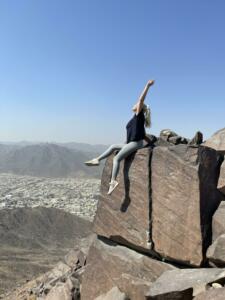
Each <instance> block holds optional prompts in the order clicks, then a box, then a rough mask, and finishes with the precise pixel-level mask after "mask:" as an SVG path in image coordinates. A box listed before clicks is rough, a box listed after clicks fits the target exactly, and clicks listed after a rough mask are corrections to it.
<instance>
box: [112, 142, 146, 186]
mask: <svg viewBox="0 0 225 300" xmlns="http://www.w3.org/2000/svg"><path fill="white" fill-rule="evenodd" d="M143 146H144V140H140V141H138V142H136V141H132V142H129V143H128V144H125V145H124V146H123V148H122V149H121V150H120V151H119V153H118V154H117V155H116V156H114V158H113V169H112V177H111V181H112V180H116V177H117V174H118V171H119V166H120V161H121V160H122V159H124V158H125V157H127V156H128V155H130V154H131V153H132V152H134V151H136V150H137V149H140V148H142V147H143Z"/></svg>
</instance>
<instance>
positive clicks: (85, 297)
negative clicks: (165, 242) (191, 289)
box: [81, 238, 176, 300]
mask: <svg viewBox="0 0 225 300" xmlns="http://www.w3.org/2000/svg"><path fill="white" fill-rule="evenodd" d="M172 269H176V268H175V267H173V266H172V265H169V264H166V263H164V262H161V261H158V260H156V259H152V258H150V257H148V256H147V255H143V254H140V253H138V252H136V251H134V250H131V249H129V248H127V247H124V246H121V245H118V244H116V243H115V242H112V241H109V240H107V239H105V238H101V240H100V239H96V240H95V242H94V243H93V244H92V246H91V248H90V251H89V255H88V257H87V264H86V269H85V273H84V275H83V279H82V288H81V299H82V300H93V299H95V298H97V297H98V296H100V295H102V294H105V293H107V292H108V291H109V290H111V289H112V288H113V287H114V286H117V287H118V288H119V290H120V291H121V292H122V293H125V294H126V295H127V296H128V298H129V299H132V300H133V299H135V300H143V299H144V294H145V293H146V292H147V291H148V289H149V287H150V285H151V284H152V282H154V281H155V280H156V279H157V278H158V277H159V276H160V275H161V274H162V273H163V272H164V271H166V270H172Z"/></svg>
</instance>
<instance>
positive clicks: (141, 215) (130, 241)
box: [94, 147, 152, 251]
mask: <svg viewBox="0 0 225 300" xmlns="http://www.w3.org/2000/svg"><path fill="white" fill-rule="evenodd" d="M151 153H152V149H151V148H149V147H148V148H143V149H140V150H138V151H135V152H134V153H132V154H131V155H130V156H129V157H127V158H126V159H125V160H123V161H122V162H121V164H120V170H119V174H118V177H117V180H118V181H119V185H118V187H117V188H116V189H115V190H114V191H113V193H112V194H111V195H107V192H108V186H109V181H110V177H111V171H112V163H113V157H114V155H115V153H114V154H112V155H111V156H110V157H108V159H107V160H106V163H105V167H104V169H103V173H102V181H101V189H100V198H99V202H98V207H97V214H96V215H95V219H94V231H95V232H96V233H97V234H98V235H101V236H104V237H107V238H109V239H111V240H114V241H116V242H119V243H122V244H124V245H127V246H129V247H132V248H133V249H139V250H141V251H149V250H150V249H151V243H150V242H151V241H150V240H149V237H150V233H149V230H150V225H149V213H150V207H149V205H150V200H149V199H150V186H151V183H150V173H149V172H150V160H151Z"/></svg>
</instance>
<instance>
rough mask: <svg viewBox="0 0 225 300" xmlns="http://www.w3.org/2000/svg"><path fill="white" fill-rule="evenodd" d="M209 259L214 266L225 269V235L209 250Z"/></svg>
mask: <svg viewBox="0 0 225 300" xmlns="http://www.w3.org/2000/svg"><path fill="white" fill-rule="evenodd" d="M206 254H207V258H208V259H209V260H210V262H212V263H213V265H215V266H218V267H225V234H222V235H220V236H219V237H218V238H217V239H216V240H215V241H214V242H213V244H212V245H211V246H209V248H208V249H207V253H206Z"/></svg>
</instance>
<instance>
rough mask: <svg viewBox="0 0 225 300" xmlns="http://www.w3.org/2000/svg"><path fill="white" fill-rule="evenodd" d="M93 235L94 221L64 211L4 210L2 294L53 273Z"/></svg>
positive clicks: (0, 218)
mask: <svg viewBox="0 0 225 300" xmlns="http://www.w3.org/2000/svg"><path fill="white" fill-rule="evenodd" d="M90 233H91V223H90V222H88V221H86V220H84V219H82V218H79V217H77V216H75V215H72V214H70V213H66V212H64V211H63V210H60V209H56V208H46V207H35V208H15V209H13V210H12V209H4V210H0V240H1V243H0V294H1V293H3V292H4V291H6V290H9V289H11V288H13V287H15V282H16V283H17V284H21V283H24V282H25V281H26V280H28V279H32V278H33V277H35V276H37V275H39V274H41V273H43V272H46V271H48V270H50V269H51V268H52V267H53V266H54V264H55V263H56V262H58V260H60V259H61V258H62V257H63V256H64V255H65V254H66V253H67V252H68V251H69V249H72V248H74V246H75V245H76V244H79V240H80V239H81V238H84V237H86V236H88V235H89V234H90Z"/></svg>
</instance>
